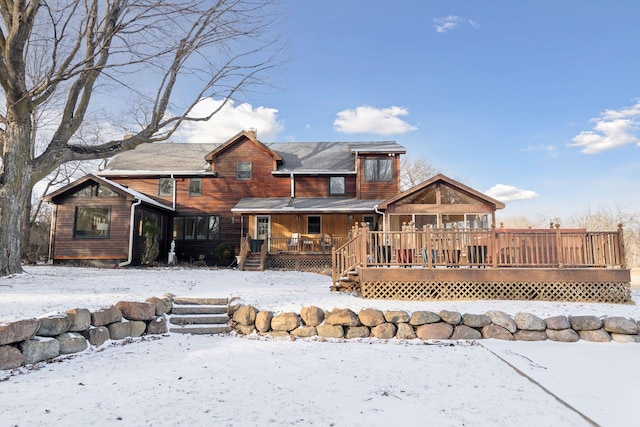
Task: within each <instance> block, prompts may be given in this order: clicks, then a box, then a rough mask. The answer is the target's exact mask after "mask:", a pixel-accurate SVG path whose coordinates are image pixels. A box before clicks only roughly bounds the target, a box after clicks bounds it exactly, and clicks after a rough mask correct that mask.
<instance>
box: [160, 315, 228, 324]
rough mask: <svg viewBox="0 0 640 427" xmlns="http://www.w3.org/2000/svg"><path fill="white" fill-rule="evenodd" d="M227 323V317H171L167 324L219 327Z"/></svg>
mask: <svg viewBox="0 0 640 427" xmlns="http://www.w3.org/2000/svg"><path fill="white" fill-rule="evenodd" d="M228 321H229V316H226V315H224V316H209V315H195V316H171V318H170V319H169V322H170V323H171V324H173V325H221V324H226V323H227V322H228Z"/></svg>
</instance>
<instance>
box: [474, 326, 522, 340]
mask: <svg viewBox="0 0 640 427" xmlns="http://www.w3.org/2000/svg"><path fill="white" fill-rule="evenodd" d="M514 324H515V322H514ZM482 338H487V339H491V338H493V339H496V340H504V341H514V340H515V338H514V337H513V334H512V333H511V331H509V330H508V329H507V328H504V327H502V326H500V325H496V324H491V325H487V326H485V327H483V328H482Z"/></svg>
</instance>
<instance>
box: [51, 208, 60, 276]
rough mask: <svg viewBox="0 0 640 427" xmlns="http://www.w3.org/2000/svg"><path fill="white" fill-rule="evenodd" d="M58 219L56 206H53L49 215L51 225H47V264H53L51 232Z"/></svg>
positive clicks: (52, 235)
mask: <svg viewBox="0 0 640 427" xmlns="http://www.w3.org/2000/svg"><path fill="white" fill-rule="evenodd" d="M57 218H58V205H53V214H52V215H51V224H49V264H53V237H54V234H53V230H54V229H55V227H56V222H57Z"/></svg>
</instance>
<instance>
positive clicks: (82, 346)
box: [56, 332, 89, 354]
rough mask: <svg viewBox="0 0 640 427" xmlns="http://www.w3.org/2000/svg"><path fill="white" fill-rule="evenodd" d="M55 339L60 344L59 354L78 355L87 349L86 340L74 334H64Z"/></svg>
mask: <svg viewBox="0 0 640 427" xmlns="http://www.w3.org/2000/svg"><path fill="white" fill-rule="evenodd" d="M56 339H57V340H58V342H59V343H60V354H72V353H79V352H81V351H85V350H86V349H87V347H89V344H87V340H86V339H85V338H84V337H83V336H82V335H80V334H77V333H75V332H65V333H64V334H60V335H58V336H57V337H56Z"/></svg>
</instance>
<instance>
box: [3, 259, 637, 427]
mask: <svg viewBox="0 0 640 427" xmlns="http://www.w3.org/2000/svg"><path fill="white" fill-rule="evenodd" d="M636 278H637V276H634V280H636ZM639 284H640V283H638V282H634V290H633V299H634V302H636V303H637V302H638V301H640V289H639V288H638V287H637V285H639ZM329 286H330V278H329V277H327V276H321V275H315V274H310V273H297V272H280V271H267V272H258V273H251V272H238V271H231V270H205V269H195V270H189V269H177V268H176V269H148V270H142V269H141V270H137V269H117V270H104V269H88V268H66V267H50V266H39V267H27V268H26V274H22V275H18V276H14V277H12V278H4V279H0V322H2V321H12V320H17V319H22V318H28V317H37V316H40V315H42V314H44V313H46V312H51V311H64V310H68V309H71V308H76V307H82V308H88V309H91V310H94V309H98V308H104V307H108V306H109V305H111V304H114V303H116V302H117V301H120V300H144V299H146V298H148V297H151V296H161V295H162V294H164V293H167V292H169V293H173V294H175V295H179V296H200V297H203V296H213V297H218V296H223V297H226V296H230V297H239V298H240V299H241V300H242V301H243V302H245V303H247V304H252V305H254V306H256V307H258V308H260V309H269V310H273V311H276V312H277V311H299V309H300V308H301V307H303V306H306V305H316V306H319V307H321V308H323V309H325V310H330V309H332V308H334V307H340V308H344V307H349V308H352V309H353V310H354V311H358V310H360V309H361V308H364V307H376V308H379V309H382V310H387V309H393V310H406V311H409V312H411V311H414V310H431V311H435V312H438V311H440V310H441V309H447V310H456V311H460V312H462V313H484V312H486V311H487V310H491V309H496V310H502V311H505V312H507V313H509V314H511V315H514V314H515V313H517V312H519V311H526V312H529V313H533V314H536V315H538V316H541V317H547V316H552V315H559V314H566V315H568V314H573V315H580V314H595V315H599V316H605V315H606V316H624V317H631V318H634V319H640V309H639V308H638V306H637V305H636V304H630V305H616V304H582V303H546V302H517V301H465V302H401V301H372V300H363V299H360V298H356V297H353V296H350V295H343V294H336V293H331V292H329ZM639 357H640V345H637V344H619V343H607V344H600V343H589V342H584V341H581V342H578V343H573V344H562V343H555V342H536V343H526V342H503V341H496V340H482V341H478V342H475V343H463V342H460V343H455V342H433V343H426V344H425V343H423V342H422V341H420V340H412V341H399V340H395V339H394V340H389V341H379V340H376V339H364V340H350V341H345V340H328V341H327V342H322V341H321V340H319V339H298V340H294V341H292V340H289V339H264V338H259V337H257V336H249V337H244V338H239V337H234V336H181V335H175V334H171V335H169V336H165V337H153V338H148V337H147V338H140V339H135V340H133V342H131V343H129V342H128V341H109V342H107V343H105V344H104V345H103V346H102V347H100V348H98V349H95V348H94V349H89V350H87V351H85V352H83V353H79V354H76V355H73V356H65V357H61V358H59V359H58V360H57V361H56V362H54V363H48V364H39V365H38V366H37V369H34V370H28V369H25V368H23V369H22V370H21V373H20V374H17V375H10V374H9V373H8V372H6V371H0V414H1V415H0V426H5V425H7V426H9V425H11V426H13V425H19V426H32V425H47V426H48V425H71V424H76V425H77V424H81V425H107V424H109V425H110V424H113V423H116V422H118V421H121V422H122V425H127V426H146V425H149V426H151V425H153V426H173V425H185V426H187V425H189V426H191V425H215V426H218V425H233V426H245V425H246V426H255V425H274V426H275V425H278V426H279V425H322V426H328V425H334V426H357V425H361V426H377V425H390V424H392V425H404V426H413V425H438V426H440V425H444V426H462V425H466V426H477V425H480V426H484V425H487V426H488V425H490V426H495V425H498V426H512V425H521V426H556V425H562V426H574V425H575V426H581V425H592V424H593V423H597V424H600V425H604V426H637V425H638V423H639V422H638V419H640V413H639V411H638V407H637V389H638V384H639V383H640V369H638V360H639Z"/></svg>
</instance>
